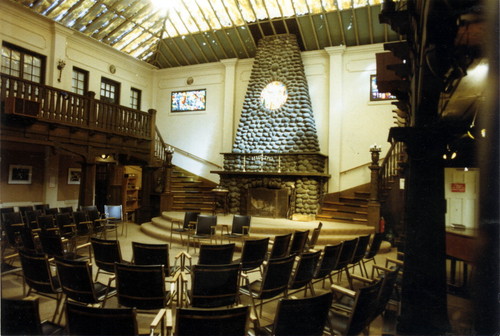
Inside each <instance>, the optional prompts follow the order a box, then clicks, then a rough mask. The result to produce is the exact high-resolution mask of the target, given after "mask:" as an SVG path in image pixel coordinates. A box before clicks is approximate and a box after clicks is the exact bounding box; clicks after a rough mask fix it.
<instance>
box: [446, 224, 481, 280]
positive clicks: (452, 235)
mask: <svg viewBox="0 0 500 336" xmlns="http://www.w3.org/2000/svg"><path fill="white" fill-rule="evenodd" d="M476 231H477V230H475V229H464V230H461V229H454V228H452V227H446V256H447V258H448V259H450V260H451V269H450V277H451V278H450V286H452V287H455V288H457V289H465V287H466V286H467V282H468V276H469V274H468V273H469V272H468V265H469V264H472V263H473V262H474V253H475V250H476V249H475V244H476V239H477V232H476ZM457 262H463V281H462V284H461V286H457V282H456V268H457Z"/></svg>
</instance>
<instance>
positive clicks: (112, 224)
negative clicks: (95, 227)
mask: <svg viewBox="0 0 500 336" xmlns="http://www.w3.org/2000/svg"><path fill="white" fill-rule="evenodd" d="M124 217H125V216H124V214H123V206H122V205H121V204H120V205H107V204H106V205H104V219H106V221H105V222H104V230H103V235H104V239H106V237H107V232H108V231H115V234H116V239H118V227H119V226H120V225H121V227H122V233H121V234H122V236H123V231H124V229H125V236H126V235H127V232H128V231H127V230H126V227H127V226H126V225H125V223H124V221H123V218H124Z"/></svg>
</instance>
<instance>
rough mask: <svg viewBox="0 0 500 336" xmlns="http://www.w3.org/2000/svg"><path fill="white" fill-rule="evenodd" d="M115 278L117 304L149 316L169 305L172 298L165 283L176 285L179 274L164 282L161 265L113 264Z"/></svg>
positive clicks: (163, 272)
mask: <svg viewBox="0 0 500 336" xmlns="http://www.w3.org/2000/svg"><path fill="white" fill-rule="evenodd" d="M115 276H116V289H117V299H118V304H119V305H120V306H124V307H129V308H136V309H138V312H142V313H148V314H151V313H152V312H153V311H158V310H160V309H163V308H165V307H167V305H168V304H170V301H171V298H172V296H171V292H170V291H169V290H167V288H166V283H167V282H169V283H177V282H178V281H179V278H180V273H177V274H176V276H174V278H173V279H171V280H169V281H167V282H166V281H165V269H164V267H163V265H131V264H121V263H115Z"/></svg>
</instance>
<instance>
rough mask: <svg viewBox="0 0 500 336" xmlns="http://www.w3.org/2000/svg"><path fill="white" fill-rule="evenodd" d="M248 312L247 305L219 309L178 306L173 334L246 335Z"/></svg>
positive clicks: (188, 335) (181, 335) (190, 335)
mask: <svg viewBox="0 0 500 336" xmlns="http://www.w3.org/2000/svg"><path fill="white" fill-rule="evenodd" d="M249 314H250V310H249V307H248V306H244V307H234V308H219V309H200V308H178V309H177V311H176V314H175V331H174V335H176V336H202V335H203V336H206V335H214V336H215V335H218V336H246V335H247V331H248V321H249V319H248V317H249ZM167 329H168V330H170V329H172V325H167ZM168 330H167V333H168Z"/></svg>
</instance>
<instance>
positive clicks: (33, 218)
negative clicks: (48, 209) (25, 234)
mask: <svg viewBox="0 0 500 336" xmlns="http://www.w3.org/2000/svg"><path fill="white" fill-rule="evenodd" d="M22 214H23V217H24V222H25V223H26V225H27V226H28V227H29V228H31V229H32V230H36V229H39V228H40V226H39V225H38V216H42V215H44V214H45V213H44V212H42V210H28V211H25V212H22Z"/></svg>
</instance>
